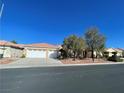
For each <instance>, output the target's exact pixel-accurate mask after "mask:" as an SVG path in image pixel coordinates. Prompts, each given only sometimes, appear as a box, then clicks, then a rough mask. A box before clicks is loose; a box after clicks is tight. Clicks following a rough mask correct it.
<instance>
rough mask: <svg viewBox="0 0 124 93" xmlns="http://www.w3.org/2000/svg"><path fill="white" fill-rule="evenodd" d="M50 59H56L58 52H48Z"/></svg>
mask: <svg viewBox="0 0 124 93" xmlns="http://www.w3.org/2000/svg"><path fill="white" fill-rule="evenodd" d="M48 57H49V58H56V57H57V51H56V50H49V51H48Z"/></svg>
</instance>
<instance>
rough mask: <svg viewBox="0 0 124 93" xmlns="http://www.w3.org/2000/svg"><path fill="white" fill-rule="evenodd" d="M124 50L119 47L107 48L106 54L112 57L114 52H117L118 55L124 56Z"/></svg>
mask: <svg viewBox="0 0 124 93" xmlns="http://www.w3.org/2000/svg"><path fill="white" fill-rule="evenodd" d="M123 51H124V50H123V49H119V48H107V49H105V52H104V54H105V55H108V56H109V57H111V56H112V55H113V53H114V52H116V53H117V56H120V57H122V56H123Z"/></svg>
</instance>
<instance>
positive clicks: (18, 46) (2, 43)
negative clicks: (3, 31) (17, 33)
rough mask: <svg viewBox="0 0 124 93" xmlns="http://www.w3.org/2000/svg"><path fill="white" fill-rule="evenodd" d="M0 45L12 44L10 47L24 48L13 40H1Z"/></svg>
mask: <svg viewBox="0 0 124 93" xmlns="http://www.w3.org/2000/svg"><path fill="white" fill-rule="evenodd" d="M0 46H10V47H15V48H23V47H22V46H20V45H18V44H14V43H12V42H8V41H4V40H0Z"/></svg>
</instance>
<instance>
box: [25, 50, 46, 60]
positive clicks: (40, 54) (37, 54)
mask: <svg viewBox="0 0 124 93" xmlns="http://www.w3.org/2000/svg"><path fill="white" fill-rule="evenodd" d="M26 56H27V57H28V58H46V51H45V50H27V54H26Z"/></svg>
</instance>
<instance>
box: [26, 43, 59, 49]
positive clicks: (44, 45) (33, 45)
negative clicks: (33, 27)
mask: <svg viewBox="0 0 124 93" xmlns="http://www.w3.org/2000/svg"><path fill="white" fill-rule="evenodd" d="M24 47H41V48H58V46H56V45H51V44H47V43H36V44H27V45H24Z"/></svg>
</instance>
